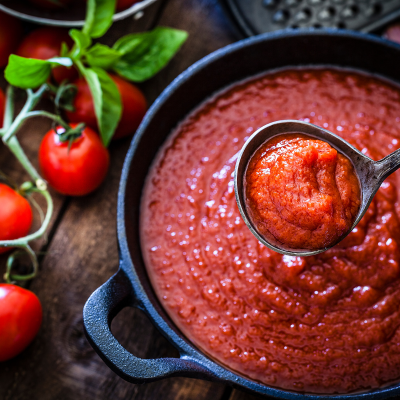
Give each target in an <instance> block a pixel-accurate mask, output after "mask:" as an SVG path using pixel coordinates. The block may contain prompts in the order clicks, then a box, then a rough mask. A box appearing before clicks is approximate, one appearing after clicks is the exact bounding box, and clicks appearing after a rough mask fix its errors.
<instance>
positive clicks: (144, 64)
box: [113, 27, 188, 82]
mask: <svg viewBox="0 0 400 400" xmlns="http://www.w3.org/2000/svg"><path fill="white" fill-rule="evenodd" d="M187 37H188V34H187V33H186V32H185V31H181V30H177V29H172V28H165V27H158V28H156V29H154V30H153V31H151V32H144V33H136V34H131V35H127V36H124V37H122V38H121V39H119V40H118V41H117V42H116V43H115V45H114V46H113V48H114V49H115V50H118V51H119V52H121V53H122V54H123V55H122V57H121V58H120V59H119V60H118V61H117V62H116V64H115V65H114V67H113V69H114V71H115V72H117V73H118V74H119V75H121V76H123V77H124V78H126V79H128V80H130V81H134V82H142V81H144V80H146V79H149V78H151V77H152V76H153V75H155V74H156V73H157V72H158V71H160V70H161V69H162V68H163V67H165V65H166V64H167V63H168V62H169V60H170V59H171V58H172V57H173V56H174V55H175V54H176V52H177V51H178V50H179V48H180V47H181V46H182V44H183V43H184V42H185V40H186V39H187Z"/></svg>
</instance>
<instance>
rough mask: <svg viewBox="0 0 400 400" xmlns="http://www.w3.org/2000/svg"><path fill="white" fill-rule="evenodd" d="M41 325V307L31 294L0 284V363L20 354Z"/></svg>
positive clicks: (21, 289)
mask: <svg viewBox="0 0 400 400" xmlns="http://www.w3.org/2000/svg"><path fill="white" fill-rule="evenodd" d="M41 323H42V305H41V304H40V301H39V299H38V298H37V296H36V295H35V294H34V293H32V292H31V291H29V290H26V289H23V288H21V287H19V286H15V285H11V284H7V283H2V284H0V362H1V361H5V360H9V359H10V358H13V357H15V356H16V355H17V354H19V353H21V351H22V350H24V349H25V348H26V347H27V346H28V344H29V343H31V342H32V340H33V339H34V337H35V336H36V335H37V333H38V331H39V328H40V325H41Z"/></svg>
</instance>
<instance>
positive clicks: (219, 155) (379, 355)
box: [141, 69, 400, 393]
mask: <svg viewBox="0 0 400 400" xmlns="http://www.w3.org/2000/svg"><path fill="white" fill-rule="evenodd" d="M282 119H299V120H304V121H307V122H311V123H313V124H316V125H320V126H322V127H324V128H326V129H329V130H330V131H332V132H334V133H336V134H337V135H340V136H342V137H343V138H345V139H346V140H348V141H349V142H350V143H351V144H352V145H354V146H355V147H357V148H358V149H360V150H361V151H362V152H363V153H365V154H366V155H368V156H369V157H371V158H373V159H375V160H378V159H381V158H382V157H384V156H385V155H387V154H389V153H391V152H393V151H394V150H396V149H397V148H399V141H400V90H399V88H398V87H396V86H394V85H392V84H390V83H388V82H385V81H382V80H380V79H378V78H376V77H373V76H366V75H362V74H359V73H356V72H351V71H341V70H335V69H292V70H286V71H280V72H276V73H271V74H267V75H265V76H262V77H257V78H254V79H252V80H249V81H246V82H242V83H238V84H236V85H235V86H233V87H231V88H229V89H227V90H226V91H224V92H223V93H220V94H218V95H216V96H215V97H214V98H212V99H210V100H209V101H208V102H206V103H204V104H203V105H202V106H200V108H198V109H197V110H195V111H194V112H193V113H192V114H191V115H189V116H188V117H187V118H186V119H185V120H184V121H183V122H182V123H181V124H180V125H179V126H178V127H177V128H176V130H175V132H173V134H172V135H171V137H170V139H169V140H168V141H167V142H166V143H165V145H164V146H163V148H162V149H161V150H160V153H159V155H158V157H157V159H156V160H155V163H154V165H153V167H152V169H151V171H150V173H149V176H148V180H147V183H146V187H145V191H144V194H143V199H142V206H141V242H142V249H143V255H144V258H145V261H146V265H147V269H148V272H149V276H150V279H151V281H152V284H153V286H154V289H155V291H156V293H157V295H158V297H159V299H160V301H161V303H162V304H163V306H164V307H165V309H166V310H167V312H168V313H169V315H170V316H171V318H172V319H173V321H174V322H175V323H176V325H177V326H178V327H179V328H180V329H181V331H182V332H183V333H184V334H185V335H186V336H187V337H188V338H189V339H190V340H191V341H192V342H193V343H194V344H196V345H197V346H198V347H199V348H201V349H202V350H203V351H204V352H205V353H207V354H209V355H210V356H211V357H213V358H214V359H216V360H218V361H219V362H220V363H221V364H223V365H225V366H227V367H229V368H231V369H233V370H235V371H237V372H238V373H240V374H242V375H245V376H247V377H250V378H252V379H254V380H257V381H260V382H263V383H264V384H266V385H270V386H274V387H279V388H284V389H290V390H294V391H300V392H314V393H335V392H339V393H347V392H351V391H356V390H366V389H370V388H376V387H379V386H382V385H384V384H386V383H389V382H393V381H396V380H399V378H400V274H399V272H400V271H399V261H400V251H399V244H400V223H399V215H400V206H399V201H398V199H399V194H400V193H399V191H400V173H399V172H396V173H395V174H393V175H391V176H390V177H389V178H387V179H386V181H385V182H384V183H383V184H382V186H381V188H380V189H379V191H378V193H377V195H376V196H375V198H374V200H373V201H372V203H371V206H370V207H369V210H368V212H367V213H366V215H365V216H364V218H363V219H362V220H361V222H360V223H359V224H358V225H357V227H356V228H355V229H354V230H353V231H352V232H351V234H350V235H349V236H347V237H346V238H345V239H344V240H343V241H341V242H340V243H339V244H338V245H336V246H335V247H333V248H332V249H330V250H328V251H327V252H325V253H322V254H319V255H318V256H312V257H305V258H301V257H291V256H285V255H281V254H278V253H275V252H273V251H272V250H270V249H268V248H267V247H265V246H263V245H261V243H259V242H258V241H257V240H256V239H255V237H254V236H253V235H252V234H251V232H250V231H249V230H248V228H247V227H246V225H245V223H244V222H243V220H242V218H241V217H240V214H239V210H238V208H237V205H236V201H235V195H234V183H233V172H234V167H235V161H236V158H237V155H238V152H239V151H240V149H241V148H242V146H243V144H244V143H245V141H246V139H247V138H248V137H249V136H250V135H251V134H252V133H253V132H254V131H255V130H256V129H258V128H260V127H261V126H263V125H265V124H267V123H270V122H273V121H276V120H282Z"/></svg>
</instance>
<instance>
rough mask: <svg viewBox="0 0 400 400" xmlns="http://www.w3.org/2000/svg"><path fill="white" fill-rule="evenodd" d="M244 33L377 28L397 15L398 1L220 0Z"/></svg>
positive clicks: (399, 6)
mask: <svg viewBox="0 0 400 400" xmlns="http://www.w3.org/2000/svg"><path fill="white" fill-rule="evenodd" d="M220 1H221V3H222V5H223V6H224V8H225V10H226V11H227V13H228V15H229V16H230V17H231V19H232V20H233V21H234V22H235V23H236V25H237V27H238V28H239V30H240V31H241V32H242V33H243V34H244V35H246V36H253V35H257V34H259V33H264V32H272V31H275V30H278V29H284V28H293V29H296V28H312V27H313V28H323V27H327V28H342V29H353V30H359V31H362V32H371V31H374V30H377V29H379V28H381V27H383V26H384V25H386V24H387V23H388V22H390V21H392V20H394V19H396V18H398V17H400V0H220Z"/></svg>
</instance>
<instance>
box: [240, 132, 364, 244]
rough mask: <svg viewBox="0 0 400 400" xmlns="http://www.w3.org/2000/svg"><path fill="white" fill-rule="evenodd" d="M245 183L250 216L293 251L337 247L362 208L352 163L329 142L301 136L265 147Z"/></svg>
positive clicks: (260, 228)
mask: <svg viewBox="0 0 400 400" xmlns="http://www.w3.org/2000/svg"><path fill="white" fill-rule="evenodd" d="M244 182H245V199H246V208H247V212H248V214H249V216H250V218H251V220H252V222H253V224H254V225H255V227H256V228H257V230H258V232H259V233H260V234H261V235H262V236H263V237H264V238H266V239H267V240H269V241H271V239H273V240H274V242H275V241H278V243H281V244H283V245H285V247H289V248H293V249H311V250H318V249H323V248H325V247H329V246H331V245H333V244H334V243H336V242H337V241H338V239H339V238H340V237H341V236H343V235H344V234H345V233H347V232H348V231H349V229H350V228H351V226H352V224H353V222H354V220H355V218H356V216H357V212H358V209H359V208H360V203H361V197H360V186H359V182H358V178H357V175H356V173H355V171H354V168H353V165H352V163H351V161H350V160H349V159H347V158H346V157H345V156H343V155H342V154H340V153H338V152H337V151H336V150H335V149H334V148H333V147H332V146H331V145H330V144H329V143H327V142H324V141H322V140H316V139H312V138H310V137H307V136H304V135H301V134H287V135H280V136H278V137H275V138H272V139H271V140H269V141H267V142H266V143H264V144H263V145H262V146H261V147H260V148H259V149H258V150H257V151H256V152H255V154H253V156H252V157H251V159H250V161H249V165H248V167H247V170H246V177H245V181H244Z"/></svg>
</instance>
